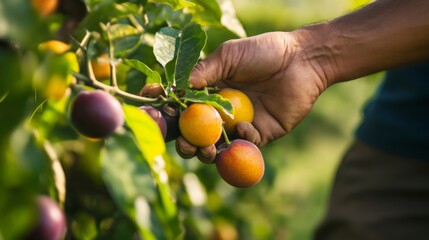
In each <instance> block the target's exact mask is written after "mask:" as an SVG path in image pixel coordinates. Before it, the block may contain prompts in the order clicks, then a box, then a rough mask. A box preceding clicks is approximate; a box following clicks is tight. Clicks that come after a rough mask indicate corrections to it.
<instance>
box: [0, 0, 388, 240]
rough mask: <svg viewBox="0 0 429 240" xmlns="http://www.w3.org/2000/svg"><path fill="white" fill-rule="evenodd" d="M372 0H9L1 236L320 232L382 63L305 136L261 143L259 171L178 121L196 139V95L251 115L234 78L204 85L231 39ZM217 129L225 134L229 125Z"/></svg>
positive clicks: (3, 50)
mask: <svg viewBox="0 0 429 240" xmlns="http://www.w3.org/2000/svg"><path fill="white" fill-rule="evenodd" d="M368 2H369V1H367V0H345V1H341V0H265V1H260V0H128V1H127V0H84V1H82V2H81V1H78V0H58V2H57V1H55V0H45V1H44V0H32V1H28V0H2V1H1V2H0V123H1V127H0V213H1V215H2V217H1V218H0V240H2V239H5V240H8V239H190V240H192V239H209V240H211V239H213V240H214V239H219V240H220V239H222V240H233V239H243V240H253V239H255V240H256V239H276V240H277V239H279V240H284V239H285V240H310V239H311V234H312V230H313V229H314V227H315V226H316V225H317V222H318V221H319V220H320V219H321V217H322V215H323V211H324V207H325V203H326V200H327V196H328V193H329V187H330V182H331V180H332V177H333V176H334V173H335V167H336V165H337V163H338V161H339V160H340V158H341V155H342V154H343V152H344V151H345V150H346V148H347V146H348V145H349V144H350V143H351V141H352V138H353V131H354V129H355V127H356V126H357V124H358V123H359V119H360V116H361V113H362V108H363V106H364V104H365V102H366V101H367V100H368V99H369V98H370V97H371V95H372V94H373V92H374V90H375V88H376V86H377V84H378V82H379V79H380V78H381V76H382V73H380V74H376V75H373V76H369V77H366V78H364V79H360V80H359V81H351V82H347V83H343V84H339V85H334V86H332V87H331V88H330V89H328V90H327V91H326V92H325V93H323V94H322V96H321V97H320V98H319V100H318V102H317V103H316V105H315V107H314V109H313V111H312V112H311V113H310V115H309V116H308V117H307V118H306V119H305V120H304V121H303V122H302V123H301V124H300V125H299V126H298V127H297V128H296V129H295V130H294V131H293V132H292V133H291V134H289V135H288V136H285V137H283V138H281V139H279V140H277V141H275V142H273V143H271V144H269V145H268V146H266V147H264V148H262V149H261V152H262V155H263V159H264V162H265V169H264V170H265V171H264V173H263V174H264V175H263V178H262V179H261V180H260V181H259V178H258V177H257V178H256V179H255V178H253V179H250V180H249V181H250V182H244V183H243V182H238V183H237V182H234V181H231V180H227V179H226V178H225V177H224V175H223V174H222V173H221V172H218V171H223V170H217V168H216V166H215V165H216V164H217V163H216V164H214V163H204V162H202V161H199V160H198V159H197V158H195V157H194V158H191V159H183V158H181V157H180V156H179V155H178V154H177V153H176V150H175V143H174V138H175V137H177V134H178V131H179V128H180V131H181V132H182V134H183V135H186V136H184V137H185V138H187V136H188V133H187V132H190V134H193V132H196V131H193V130H194V128H195V126H197V125H198V124H199V123H200V122H201V121H199V122H196V123H190V120H186V121H185V120H183V121H184V122H185V125H186V124H187V127H186V126H185V127H183V126H180V127H179V126H178V123H179V121H178V117H179V115H181V114H183V113H184V112H185V111H186V110H190V109H191V108H190V106H195V105H197V104H200V105H203V106H204V107H205V108H210V109H211V110H213V111H214V115H216V116H217V115H219V114H218V113H220V115H222V119H223V121H225V118H224V116H232V115H234V113H235V112H239V111H238V110H237V109H235V107H234V105H233V104H232V101H229V100H228V98H227V97H225V96H222V95H221V94H220V93H219V89H216V88H205V89H202V90H196V89H192V88H191V87H190V85H189V75H190V72H191V70H192V67H193V66H194V65H195V64H196V62H197V61H198V60H199V59H202V58H204V57H205V56H207V55H208V54H210V53H211V52H212V51H214V49H216V47H217V46H219V45H220V44H221V43H222V42H223V41H226V40H228V39H232V38H240V37H245V36H253V35H256V34H259V33H263V32H267V31H291V30H293V29H295V28H297V27H299V26H301V25H305V24H311V23H314V22H318V21H323V20H326V19H330V18H333V17H336V16H340V15H341V14H344V13H347V12H349V11H352V10H353V9H356V8H358V7H359V6H361V5H363V4H366V3H368ZM50 4H53V5H52V6H51V7H50ZM56 4H57V5H56ZM53 39H56V40H59V41H60V42H55V41H51V40H53ZM145 88H146V89H147V88H151V90H150V91H149V92H150V94H149V95H147V94H142V93H144V91H141V90H142V89H145ZM153 93H156V94H155V95H153ZM218 93H219V94H218ZM143 105H145V107H142V106H143ZM149 106H150V107H149ZM156 109H159V110H160V111H158V110H156ZM171 109H173V110H174V111H173V114H171V112H170V110H171ZM214 109H216V110H214ZM208 116H209V115H207V114H206V115H205V117H206V118H208ZM167 118H171V119H173V120H172V122H173V126H174V127H171V124H170V123H169V120H168V119H167ZM183 118H184V117H183ZM160 119H161V120H164V119H166V120H167V121H166V122H164V123H161V120H160ZM219 121H221V120H219ZM162 124H164V125H162ZM174 124H175V125H174ZM182 125H183V124H182ZM186 128H187V129H188V130H189V129H190V130H189V131H188V130H187V129H186ZM203 128H204V126H200V125H198V129H199V131H200V132H204V133H208V132H207V131H203ZM214 128H219V131H218V133H215V135H216V136H215V140H217V139H218V138H219V136H220V135H222V136H223V137H226V136H228V135H230V133H229V132H228V133H227V131H224V132H223V133H222V132H221V126H220V125H219V126H216V127H213V125H211V126H210V128H209V129H214ZM185 132H186V133H185ZM206 135H209V134H206ZM198 137H199V136H198ZM230 137H231V136H230ZM190 138H191V137H190ZM188 140H189V139H188ZM231 140H232V139H231ZM201 142H202V140H201V139H200V138H199V139H198V141H196V143H201ZM226 142H228V140H226ZM210 144H213V143H212V142H211V143H208V145H210ZM244 145H246V144H244ZM230 146H232V144H231V145H230ZM251 151H254V150H251ZM256 151H257V152H258V150H256ZM255 154H257V153H255ZM219 155H220V154H219ZM224 155H227V154H224ZM258 166H259V165H258ZM257 168H258V167H255V169H257ZM257 170H258V171H259V170H260V168H259V169H257ZM256 172H257V171H256ZM235 174H239V173H234V174H233V175H235ZM258 181H259V182H258ZM228 183H229V184H228ZM233 185H234V186H239V187H234V186H233ZM243 186H244V187H243ZM42 196H43V197H42ZM41 219H43V220H44V222H43V221H41Z"/></svg>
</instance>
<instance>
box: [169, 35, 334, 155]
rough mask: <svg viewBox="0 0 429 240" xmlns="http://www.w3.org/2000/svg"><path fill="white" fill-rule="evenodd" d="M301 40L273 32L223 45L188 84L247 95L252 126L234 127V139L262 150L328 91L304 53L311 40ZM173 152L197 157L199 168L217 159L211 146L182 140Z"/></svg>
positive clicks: (315, 65)
mask: <svg viewBox="0 0 429 240" xmlns="http://www.w3.org/2000/svg"><path fill="white" fill-rule="evenodd" d="M305 34H306V33H305V32H304V33H303V32H301V33H297V32H292V33H285V32H273V33H266V34H262V35H258V36H255V37H250V38H245V39H240V40H231V41H227V42H225V43H224V44H222V45H221V46H220V47H219V48H218V49H217V50H216V51H215V52H214V53H213V54H212V55H210V56H209V57H208V58H206V59H205V60H203V61H201V62H199V63H198V64H197V65H196V66H195V69H194V70H193V72H192V74H191V79H190V81H191V83H192V85H193V87H194V88H197V89H198V88H203V87H205V86H211V85H216V86H218V87H220V88H223V87H230V88H235V89H238V90H241V91H242V92H244V93H245V94H246V95H248V96H249V98H250V99H251V101H252V103H253V105H254V108H255V116H254V120H253V122H252V124H249V123H244V122H241V123H239V124H238V125H237V129H236V130H237V135H238V137H239V138H243V139H247V140H249V141H251V142H253V143H255V144H256V145H257V146H259V147H263V146H264V145H266V144H267V143H269V142H271V141H273V140H275V139H278V138H280V137H282V136H284V135H286V134H288V133H289V132H290V131H291V130H292V129H293V128H294V127H295V126H296V125H297V124H298V123H299V122H300V121H301V120H302V119H303V118H304V117H305V116H306V115H307V114H308V112H309V111H310V110H311V108H312V107H313V104H314V102H315V101H316V99H317V98H318V96H319V95H320V94H321V93H322V92H323V91H324V90H325V89H326V87H327V85H328V84H326V80H325V79H324V76H325V73H323V71H322V68H321V65H320V64H319V63H318V61H314V62H313V60H316V59H315V58H311V59H309V57H308V56H309V55H308V54H307V53H306V52H305V50H306V48H305V46H307V45H308V44H310V43H309V42H308V40H312V39H313V38H311V36H309V35H307V36H304V35H305ZM304 40H305V41H304ZM176 149H177V151H178V153H179V155H181V156H182V157H184V158H190V157H192V156H194V155H197V156H198V158H199V159H200V160H202V161H204V162H210V161H212V160H213V159H214V157H215V155H216V149H215V148H214V146H210V147H206V148H200V149H198V148H196V147H195V146H193V145H191V144H190V143H188V142H187V141H186V140H185V139H184V138H183V137H179V138H178V139H177V140H176Z"/></svg>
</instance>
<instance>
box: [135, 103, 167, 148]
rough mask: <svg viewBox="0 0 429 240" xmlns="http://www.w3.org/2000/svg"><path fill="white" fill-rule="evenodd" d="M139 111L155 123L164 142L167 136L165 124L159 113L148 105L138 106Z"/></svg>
mask: <svg viewBox="0 0 429 240" xmlns="http://www.w3.org/2000/svg"><path fill="white" fill-rule="evenodd" d="M140 109H141V110H143V111H145V112H146V113H147V114H149V116H150V117H151V118H152V119H153V120H154V121H155V122H156V124H157V125H158V127H159V130H160V131H161V134H162V137H163V138H164V140H165V138H166V136H167V123H166V121H165V119H164V116H163V115H162V114H161V112H160V111H159V110H158V109H156V108H154V107H152V106H149V105H143V106H140Z"/></svg>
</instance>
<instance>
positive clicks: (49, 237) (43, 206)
mask: <svg viewBox="0 0 429 240" xmlns="http://www.w3.org/2000/svg"><path fill="white" fill-rule="evenodd" d="M36 200H37V210H38V211H37V213H38V216H37V218H36V223H35V226H34V227H33V228H32V231H31V232H30V233H29V235H28V236H27V237H26V238H25V239H31V240H39V239H40V240H60V239H63V237H64V234H65V232H66V226H67V224H66V217H65V215H64V213H63V211H62V210H61V209H60V207H59V206H58V205H57V203H56V202H54V201H53V200H52V199H51V198H49V197H47V196H38V197H37V199H36Z"/></svg>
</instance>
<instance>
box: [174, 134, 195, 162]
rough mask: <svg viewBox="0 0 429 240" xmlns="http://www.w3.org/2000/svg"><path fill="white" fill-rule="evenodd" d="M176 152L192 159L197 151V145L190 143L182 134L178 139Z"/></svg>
mask: <svg viewBox="0 0 429 240" xmlns="http://www.w3.org/2000/svg"><path fill="white" fill-rule="evenodd" d="M176 152H177V154H179V156H181V157H182V158H184V159H190V158H192V157H194V156H195V154H196V153H197V147H196V146H194V145H192V144H190V143H189V142H188V141H186V140H185V138H183V137H182V136H179V137H178V138H177V139H176Z"/></svg>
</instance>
